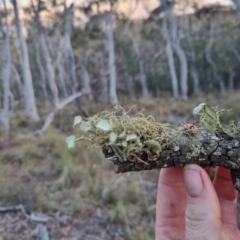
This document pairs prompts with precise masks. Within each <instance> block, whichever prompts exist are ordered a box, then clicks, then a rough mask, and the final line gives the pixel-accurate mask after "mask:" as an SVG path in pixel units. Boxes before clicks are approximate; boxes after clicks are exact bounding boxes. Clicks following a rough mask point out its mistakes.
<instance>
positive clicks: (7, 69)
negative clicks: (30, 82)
mask: <svg viewBox="0 0 240 240" xmlns="http://www.w3.org/2000/svg"><path fill="white" fill-rule="evenodd" d="M3 6H4V11H3V14H2V15H4V17H3V18H4V27H3V29H1V31H2V33H3V34H4V46H3V55H2V56H3V59H2V61H3V63H2V76H1V78H2V85H3V108H2V109H1V110H0V121H1V123H2V125H3V128H4V130H5V131H6V132H8V131H9V107H10V106H9V105H10V104H9V98H10V78H11V64H12V63H11V50H10V33H9V26H8V11H7V8H6V2H5V0H3ZM4 29H5V31H4Z"/></svg>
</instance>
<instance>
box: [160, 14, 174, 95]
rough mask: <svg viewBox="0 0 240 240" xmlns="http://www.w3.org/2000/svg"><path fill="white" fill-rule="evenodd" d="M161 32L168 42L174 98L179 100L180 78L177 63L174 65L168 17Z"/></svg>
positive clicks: (166, 48)
mask: <svg viewBox="0 0 240 240" xmlns="http://www.w3.org/2000/svg"><path fill="white" fill-rule="evenodd" d="M160 31H161V33H162V35H163V37H164V39H165V41H166V47H165V51H166V55H167V60H168V67H169V70H170V76H171V82H172V91H173V97H174V98H179V90H178V77H177V73H176V67H175V63H174V57H173V51H172V46H171V40H170V36H169V30H168V28H167V22H166V16H164V18H163V23H162V26H161V28H160Z"/></svg>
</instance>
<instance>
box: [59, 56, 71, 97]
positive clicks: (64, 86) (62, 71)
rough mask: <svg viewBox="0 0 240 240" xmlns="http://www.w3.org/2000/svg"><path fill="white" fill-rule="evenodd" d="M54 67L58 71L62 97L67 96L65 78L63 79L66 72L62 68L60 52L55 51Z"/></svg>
mask: <svg viewBox="0 0 240 240" xmlns="http://www.w3.org/2000/svg"><path fill="white" fill-rule="evenodd" d="M56 69H57V71H58V79H59V85H60V89H61V90H62V94H63V96H64V98H67V97H68V91H67V86H66V79H65V76H66V73H65V70H64V68H63V64H62V61H61V56H60V52H58V53H57V60H56Z"/></svg>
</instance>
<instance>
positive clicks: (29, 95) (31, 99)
mask: <svg viewBox="0 0 240 240" xmlns="http://www.w3.org/2000/svg"><path fill="white" fill-rule="evenodd" d="M11 1H12V5H13V8H14V17H15V26H16V30H17V36H18V41H19V52H20V54H19V58H20V64H21V70H22V77H23V86H24V98H25V106H26V112H27V116H28V117H29V119H30V120H33V121H38V120H39V116H38V111H37V107H36V100H35V94H34V90H33V83H32V73H31V70H30V63H29V55H28V48H27V44H26V39H25V38H24V36H23V32H22V26H21V22H20V19H19V13H18V4H17V0H11Z"/></svg>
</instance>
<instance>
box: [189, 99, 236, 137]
mask: <svg viewBox="0 0 240 240" xmlns="http://www.w3.org/2000/svg"><path fill="white" fill-rule="evenodd" d="M225 111H229V110H226V109H220V108H218V107H214V108H211V109H210V108H209V107H208V106H207V105H206V104H205V103H201V104H199V105H198V106H197V107H195V108H194V109H193V114H194V115H195V116H198V117H199V119H200V122H201V123H202V124H203V126H204V127H205V129H206V130H207V131H208V132H210V133H214V134H217V135H218V134H219V135H221V134H227V135H229V136H231V137H236V135H237V133H238V131H239V126H238V125H236V124H235V123H234V121H230V122H229V124H228V125H226V126H223V125H222V123H221V121H220V118H221V116H222V114H223V113H224V112H225Z"/></svg>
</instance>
